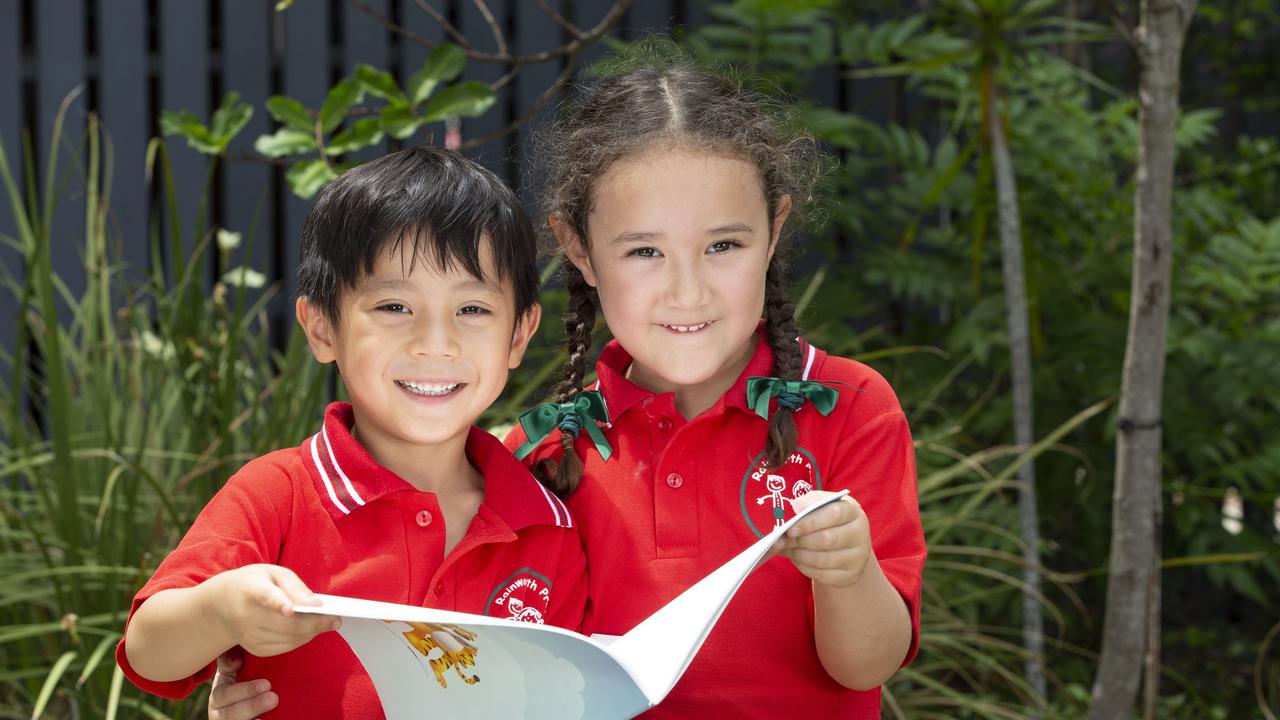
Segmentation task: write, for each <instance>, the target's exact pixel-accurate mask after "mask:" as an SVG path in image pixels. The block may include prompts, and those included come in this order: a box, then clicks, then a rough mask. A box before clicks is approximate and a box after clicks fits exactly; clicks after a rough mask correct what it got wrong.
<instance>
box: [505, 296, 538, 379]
mask: <svg viewBox="0 0 1280 720" xmlns="http://www.w3.org/2000/svg"><path fill="white" fill-rule="evenodd" d="M540 322H542V306H541V305H539V304H537V303H534V304H533V307H531V308H529V312H527V313H525V314H524V317H522V318H520V319H519V320H517V321H516V327H515V330H514V331H513V332H512V333H511V352H510V354H509V355H508V358H507V367H508V368H509V369H511V370H515V369H516V368H518V367H520V361H521V360H523V359H524V351H525V350H528V349H529V341H530V340H532V339H533V334H534V333H536V332H538V323H540Z"/></svg>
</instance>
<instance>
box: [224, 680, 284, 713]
mask: <svg viewBox="0 0 1280 720" xmlns="http://www.w3.org/2000/svg"><path fill="white" fill-rule="evenodd" d="M269 690H271V681H269V680H266V679H259V680H246V681H244V682H228V681H222V680H220V679H217V680H215V681H214V684H213V691H212V692H210V693H209V709H210V710H219V709H223V708H229V707H231V706H232V705H235V704H237V703H241V702H244V701H245V700H249V699H251V698H256V697H258V696H259V695H262V694H263V693H266V692H267V691H269Z"/></svg>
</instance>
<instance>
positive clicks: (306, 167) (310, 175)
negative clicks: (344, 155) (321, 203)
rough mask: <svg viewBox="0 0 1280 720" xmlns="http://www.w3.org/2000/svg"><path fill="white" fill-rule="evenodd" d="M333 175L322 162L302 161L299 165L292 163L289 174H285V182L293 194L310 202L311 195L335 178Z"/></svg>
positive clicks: (334, 174) (335, 175) (335, 174)
mask: <svg viewBox="0 0 1280 720" xmlns="http://www.w3.org/2000/svg"><path fill="white" fill-rule="evenodd" d="M337 176H338V174H337V173H335V172H334V171H333V170H332V169H331V168H330V167H329V166H328V165H326V164H325V162H324V161H323V160H304V161H302V162H300V163H294V165H293V167H291V168H289V172H287V173H285V176H284V178H285V180H287V181H288V182H289V188H290V189H292V190H293V194H295V195H297V196H298V197H300V198H302V199H303V200H310V199H311V196H312V195H315V194H316V193H317V192H319V190H320V188H322V187H324V186H325V183H327V182H329V181H330V180H332V179H334V178H335V177H337Z"/></svg>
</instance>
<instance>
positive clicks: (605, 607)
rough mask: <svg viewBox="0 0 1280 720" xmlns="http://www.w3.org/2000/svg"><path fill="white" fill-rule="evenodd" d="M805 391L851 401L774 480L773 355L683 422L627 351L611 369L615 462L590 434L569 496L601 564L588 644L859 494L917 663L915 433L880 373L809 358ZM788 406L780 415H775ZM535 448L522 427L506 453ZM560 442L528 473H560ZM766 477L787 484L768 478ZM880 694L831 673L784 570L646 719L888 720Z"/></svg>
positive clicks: (608, 353) (767, 580) (710, 641)
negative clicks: (770, 437) (762, 406)
mask: <svg viewBox="0 0 1280 720" xmlns="http://www.w3.org/2000/svg"><path fill="white" fill-rule="evenodd" d="M801 350H802V352H803V357H804V379H812V380H818V381H820V382H823V383H826V384H829V385H831V386H832V387H835V388H837V389H838V390H839V392H840V396H839V401H838V403H837V404H836V407H835V410H834V411H833V412H832V413H831V414H830V415H829V416H823V415H821V414H820V413H819V412H818V411H817V410H816V409H814V407H813V406H812V405H810V404H806V405H805V406H803V407H802V408H801V409H800V410H799V411H797V412H796V415H795V420H796V425H797V427H798V429H799V443H798V447H797V448H796V451H795V452H794V453H793V454H792V455H791V456H790V458H789V459H788V460H787V462H786V463H785V465H784V466H783V467H782V468H781V469H779V470H778V471H774V472H768V471H765V470H764V469H763V464H762V463H763V459H762V455H763V451H764V447H765V438H766V429H767V422H766V421H765V420H764V419H762V418H761V417H760V416H759V415H757V414H756V413H755V412H753V411H752V410H751V409H750V408H749V407H748V406H747V403H746V379H747V378H748V377H751V376H768V375H772V374H773V372H772V370H771V368H772V364H773V356H772V353H771V352H770V350H769V347H768V345H767V344H766V343H765V342H763V341H761V342H759V343H758V344H757V347H756V350H755V354H754V356H753V357H752V358H751V360H750V361H749V362H748V364H747V367H746V369H745V370H744V372H743V373H742V376H741V377H739V378H738V380H737V382H735V383H734V385H733V387H732V388H730V389H729V391H728V392H727V393H726V394H725V395H724V397H722V398H720V400H719V401H717V402H716V404H715V405H714V406H713V407H711V408H710V409H709V410H707V411H706V412H704V413H702V414H701V415H699V416H697V417H696V418H694V419H693V420H691V421H686V420H685V419H684V418H683V417H681V415H680V413H679V412H677V411H676V407H675V403H674V396H673V395H672V394H670V393H665V394H661V395H655V394H654V393H652V392H649V391H647V390H645V389H643V388H641V387H639V386H637V385H635V384H633V383H631V382H630V381H628V380H627V379H626V377H625V373H626V371H627V368H628V366H629V365H630V364H631V358H630V356H629V355H628V354H627V353H626V351H625V350H623V349H622V347H621V346H619V345H618V344H617V343H616V342H611V343H609V345H608V346H607V347H606V348H605V349H604V351H603V352H602V353H601V355H600V360H599V362H598V364H597V366H596V368H597V372H598V375H599V378H600V379H599V383H598V388H599V389H600V391H601V392H602V393H603V395H604V397H605V401H606V403H607V405H608V409H609V413H610V417H611V420H612V425H611V426H610V427H608V428H607V429H606V430H605V436H606V437H607V438H608V440H609V442H610V444H611V445H612V446H613V451H614V455H613V457H612V458H611V459H610V460H609V461H608V462H602V461H601V460H600V456H599V454H597V453H596V451H595V449H594V447H593V446H592V445H591V442H590V441H589V439H588V438H587V437H586V433H583V434H582V435H581V436H580V437H579V438H578V449H579V452H580V454H581V457H583V458H584V460H585V465H584V476H583V480H582V484H581V485H580V486H579V488H578V490H577V492H575V493H574V494H573V495H571V496H570V497H569V501H568V502H569V506H570V508H571V509H572V510H573V514H574V518H575V519H576V520H577V521H578V522H579V524H580V526H581V530H582V534H583V542H584V543H585V545H586V549H587V555H588V557H590V558H591V560H592V564H591V578H590V590H589V592H588V595H589V597H590V609H589V610H588V613H587V614H588V617H587V621H586V625H587V629H588V630H590V631H591V632H599V633H606V634H610V635H617V634H622V633H625V632H626V631H627V630H629V629H631V628H632V627H633V626H635V625H636V623H638V622H639V621H641V620H643V619H644V618H646V617H648V616H649V615H650V614H651V613H653V612H654V611H655V610H657V609H658V608H660V607H662V606H663V605H664V604H666V603H667V602H669V601H671V600H672V599H673V598H675V597H676V596H677V595H678V594H679V593H680V592H681V591H683V590H684V589H686V588H688V587H689V586H690V585H692V584H693V583H695V582H697V581H698V580H700V579H702V578H703V577H704V576H706V575H707V574H708V573H710V572H711V571H712V570H715V569H716V568H717V567H719V566H720V565H721V564H722V563H724V562H726V561H727V560H728V559H729V558H731V557H733V556H734V555H735V554H737V553H738V552H739V551H741V550H742V549H743V548H745V547H746V546H747V545H749V544H750V543H752V542H754V541H755V540H756V539H757V538H759V537H760V536H761V535H762V534H763V533H765V532H768V531H769V530H770V529H771V528H772V527H773V526H774V524H775V522H779V519H778V518H779V517H781V518H788V517H791V515H792V514H793V512H792V510H791V506H790V502H791V500H792V499H793V498H794V497H796V496H798V495H801V494H803V493H805V492H807V491H809V490H813V489H821V490H843V489H848V490H849V492H850V494H852V496H853V497H854V498H856V499H857V501H858V503H859V504H860V505H861V506H862V508H863V509H864V510H865V512H866V514H867V517H868V519H869V520H870V525H871V538H872V545H873V547H874V549H875V554H876V557H877V558H878V559H879V562H880V566H881V568H883V570H884V574H885V576H886V577H887V578H888V579H889V582H890V583H891V584H892V585H893V586H894V587H895V588H896V589H897V590H898V591H899V592H900V593H901V594H902V597H903V598H904V599H905V600H906V603H907V608H908V609H909V611H910V614H911V624H912V641H911V649H910V651H909V653H908V657H907V659H908V661H909V660H910V659H911V658H912V657H913V656H914V655H915V652H916V645H917V642H918V640H917V638H918V635H919V627H920V574H921V570H922V568H923V565H924V559H925V545H924V536H923V533H922V532H921V527H920V513H919V505H918V501H917V497H916V475H915V455H914V450H913V446H912V443H911V434H910V431H909V430H908V429H907V422H906V419H905V417H904V416H903V413H902V409H901V407H900V406H899V404H898V400H897V398H896V396H895V395H894V393H893V391H892V389H890V387H889V385H888V383H886V382H885V381H884V379H883V378H882V377H880V375H879V374H877V373H876V372H875V371H874V370H872V369H871V368H869V367H867V366H865V365H862V364H861V363H857V362H854V361H852V360H847V359H844V358H839V357H830V356H828V355H827V354H826V353H825V352H822V351H821V350H817V349H816V348H814V347H812V346H811V345H808V344H807V343H801ZM775 407H776V404H775ZM523 441H524V436H523V433H522V432H521V431H520V429H519V427H517V428H516V431H515V432H514V433H513V435H512V436H510V437H508V438H507V445H508V446H509V447H516V446H518V445H519V444H520V443H521V442H523ZM560 454H561V453H560V439H559V433H553V435H552V437H549V438H547V440H546V441H544V442H543V443H542V444H541V445H540V446H539V447H538V448H537V449H535V450H534V452H533V453H531V454H530V455H529V456H528V457H526V458H525V462H526V463H535V462H537V461H539V460H540V459H542V458H546V457H553V458H558V457H559V455H560ZM770 475H774V476H777V477H776V478H770V477H769V476H770ZM879 707H880V691H879V689H878V688H877V689H875V690H871V691H867V692H858V691H854V690H849V689H847V688H844V687H842V686H841V685H839V684H838V683H836V682H835V681H834V680H832V679H831V677H830V676H829V675H828V674H827V673H826V671H825V670H824V669H823V667H822V664H821V662H820V661H819V660H818V654H817V650H816V648H815V646H814V641H813V590H812V586H811V583H810V580H809V579H808V578H806V577H805V576H804V575H802V574H801V573H800V572H799V571H797V570H796V569H795V566H794V565H792V563H791V561H789V560H787V559H785V558H781V557H776V558H773V559H771V560H769V561H768V562H766V563H765V564H764V565H763V566H762V567H760V568H759V569H758V570H756V572H755V573H754V574H753V575H752V576H751V577H750V578H748V580H747V581H746V583H745V584H744V585H743V586H742V588H741V589H740V590H739V591H738V594H737V595H736V596H735V597H734V599H733V601H732V602H731V603H730V605H729V607H728V609H727V610H726V611H725V613H724V615H723V616H721V618H720V620H719V623H718V624H717V625H716V627H715V629H714V630H713V631H712V632H711V634H710V636H709V637H708V638H707V641H706V644H705V645H703V647H702V649H701V651H699V653H698V655H697V657H696V658H695V659H694V661H693V664H692V665H691V666H690V667H689V669H688V671H687V672H686V673H685V674H684V677H683V678H681V680H680V682H679V683H678V684H677V685H676V686H675V689H674V690H672V692H671V694H670V695H668V696H667V698H666V700H664V701H663V703H662V704H660V705H659V706H658V707H657V708H656V709H654V710H652V711H650V713H648V714H646V716H645V717H655V718H657V717H671V718H688V717H704V718H707V717H735V718H737V717H749V718H769V719H770V720H776V719H777V718H784V717H841V718H868V719H874V718H879V717H880V712H879Z"/></svg>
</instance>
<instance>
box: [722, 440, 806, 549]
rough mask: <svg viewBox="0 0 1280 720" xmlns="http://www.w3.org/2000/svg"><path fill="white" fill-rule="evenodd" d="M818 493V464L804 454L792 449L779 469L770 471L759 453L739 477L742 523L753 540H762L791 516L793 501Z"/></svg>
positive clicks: (792, 513) (797, 449) (798, 449)
mask: <svg viewBox="0 0 1280 720" xmlns="http://www.w3.org/2000/svg"><path fill="white" fill-rule="evenodd" d="M821 489H822V478H821V476H820V475H819V473H818V463H817V461H816V460H814V459H813V455H811V454H809V451H808V450H805V449H804V448H799V447H798V448H796V449H795V451H794V452H792V453H791V454H790V455H789V456H787V460H786V462H784V463H783V464H782V467H780V468H775V469H773V470H770V469H768V468H766V467H765V465H764V453H763V452H761V453H760V454H759V455H757V456H756V459H755V461H753V462H752V463H751V466H750V467H749V468H747V472H746V474H744V475H743V476H742V487H741V489H740V490H739V493H738V499H739V501H740V504H741V506H742V519H743V520H746V522H747V527H749V528H751V532H753V533H755V534H756V537H764V535H765V534H766V533H768V532H769V531H771V530H773V529H774V528H776V527H778V526H779V525H781V524H782V523H784V522H786V521H787V518H789V517H791V516H792V515H794V514H795V511H794V509H793V508H792V507H791V505H792V503H793V502H795V500H796V499H797V498H800V497H802V496H804V495H807V494H809V493H811V492H813V491H814V490H821Z"/></svg>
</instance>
